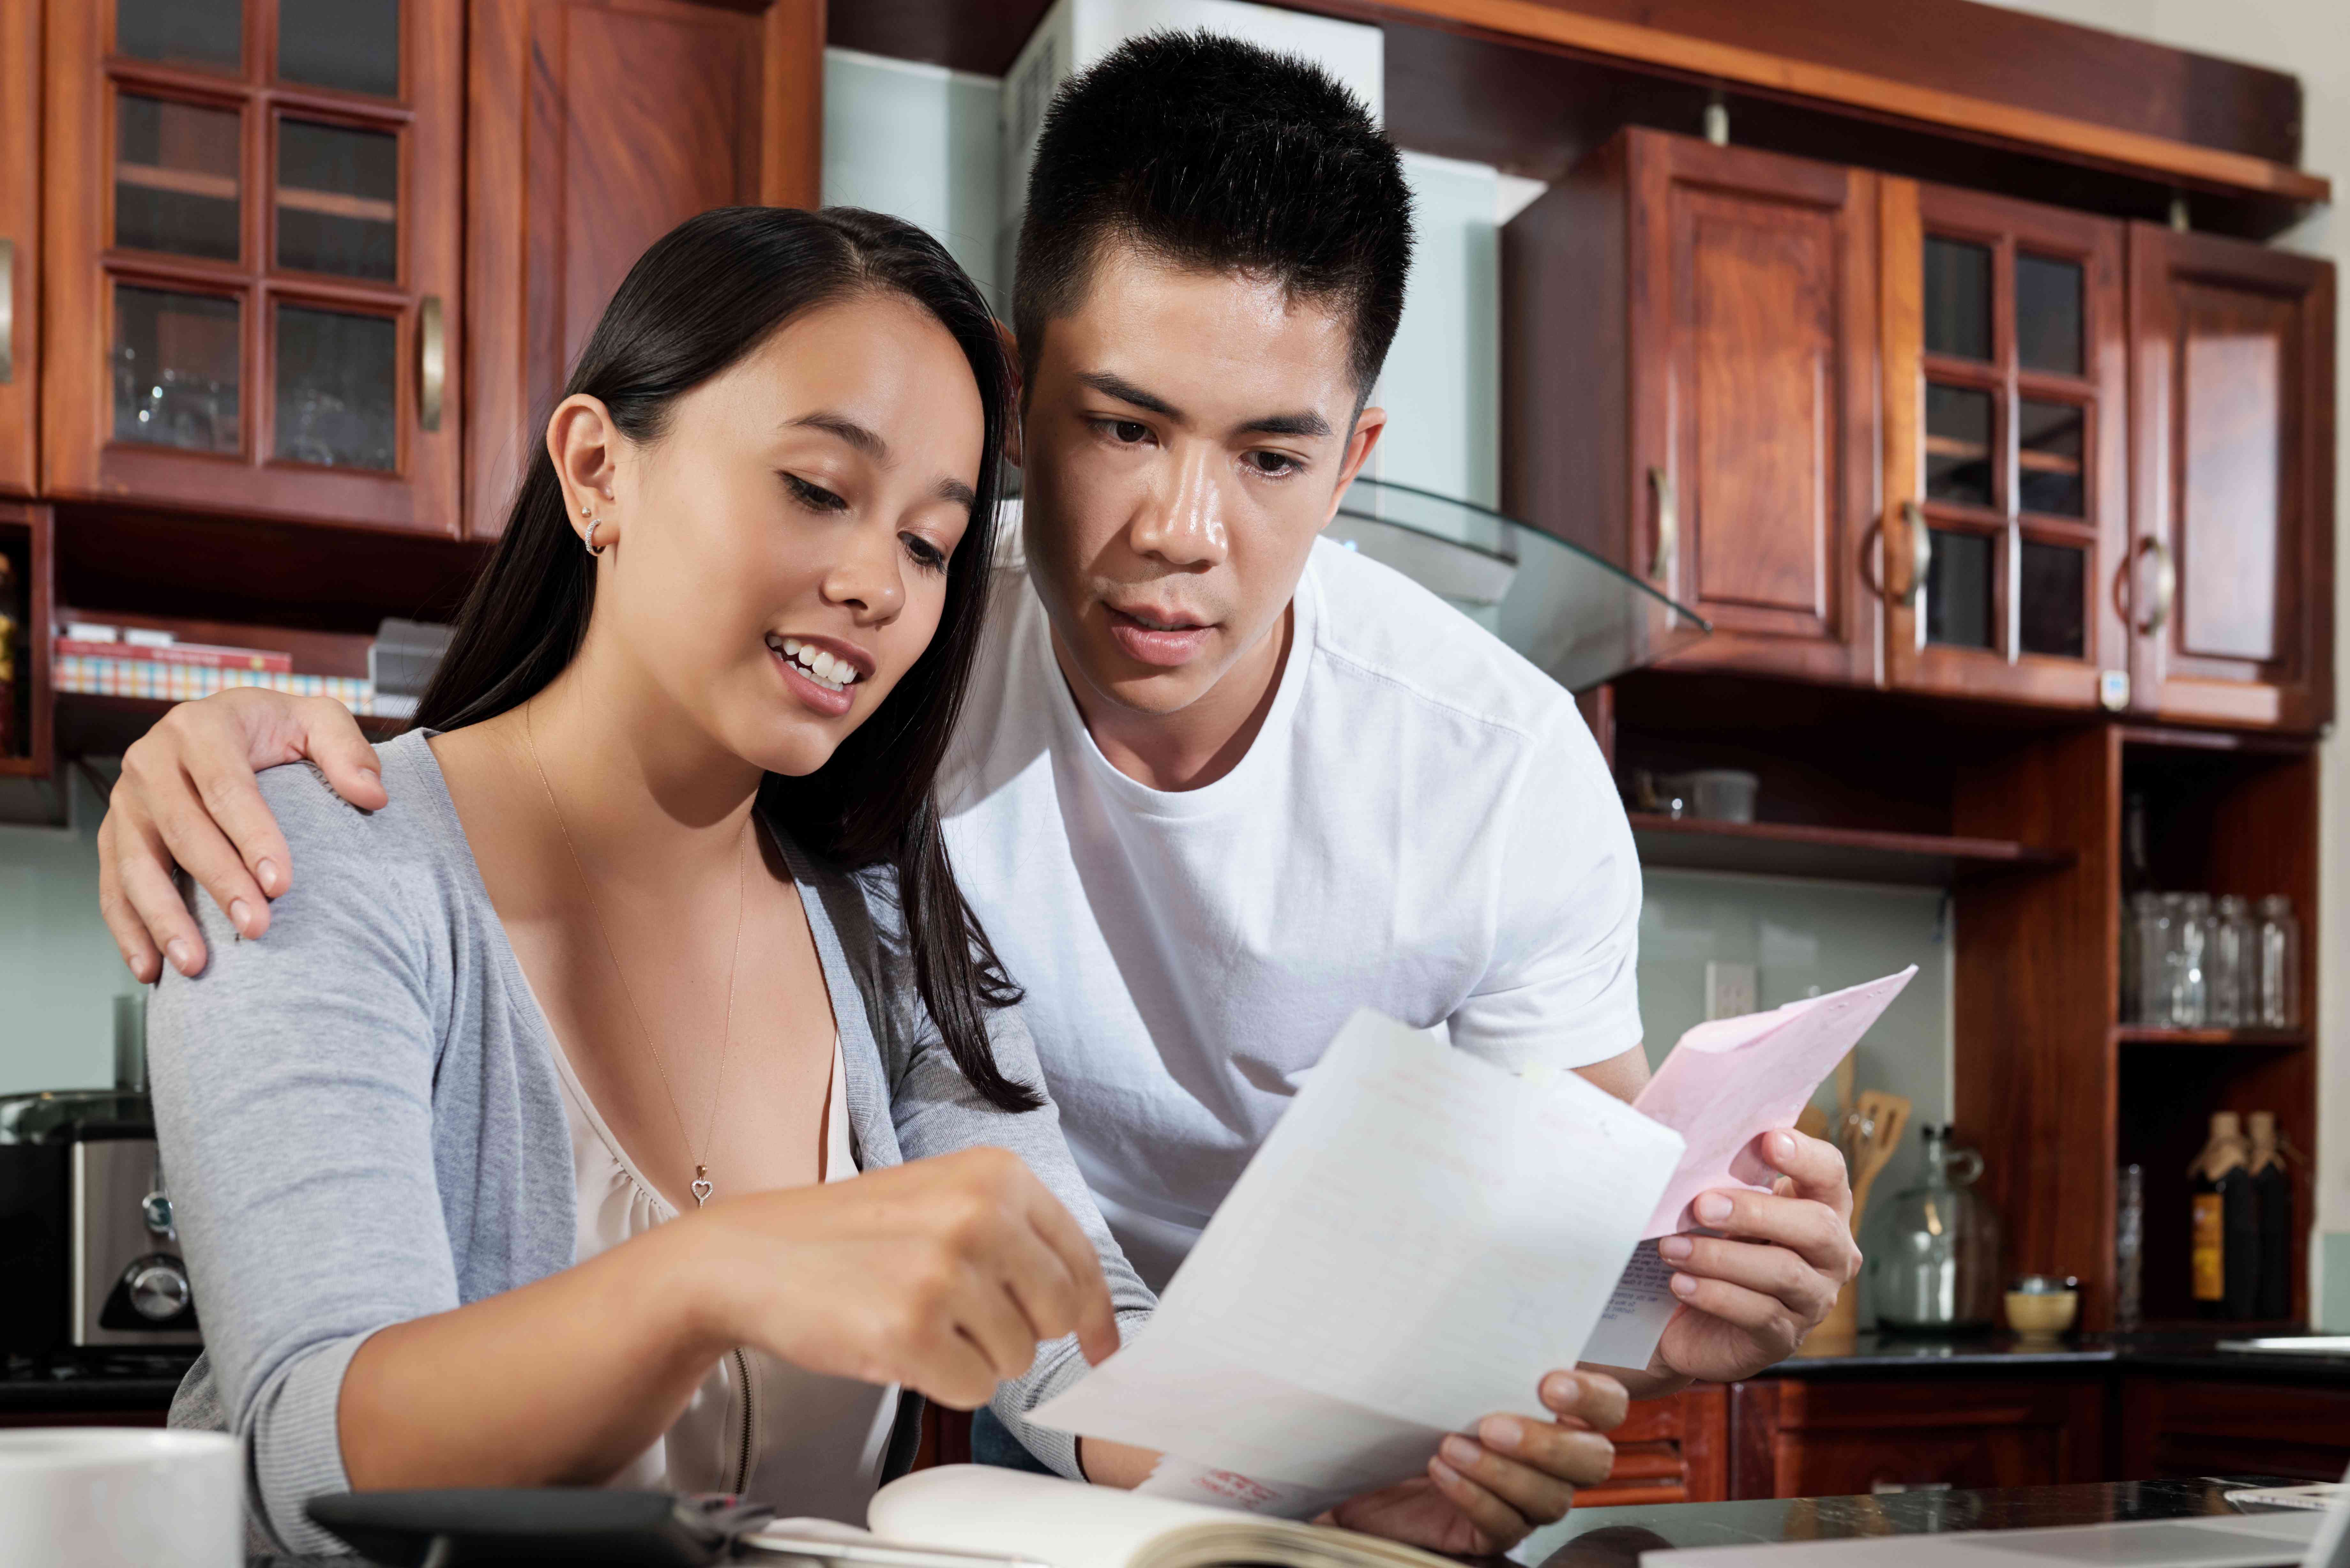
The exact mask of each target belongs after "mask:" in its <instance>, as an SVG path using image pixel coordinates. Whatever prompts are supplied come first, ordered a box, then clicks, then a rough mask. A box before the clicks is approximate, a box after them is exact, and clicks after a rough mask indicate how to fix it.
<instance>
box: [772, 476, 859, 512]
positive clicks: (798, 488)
mask: <svg viewBox="0 0 2350 1568" xmlns="http://www.w3.org/2000/svg"><path fill="white" fill-rule="evenodd" d="M784 486H785V489H787V490H789V491H790V492H791V493H792V499H793V500H795V501H796V502H798V503H799V504H801V505H803V506H806V507H807V508H809V509H810V510H812V511H816V512H846V511H847V510H848V503H847V502H846V501H844V500H842V499H841V498H840V497H839V496H837V495H836V494H834V493H832V492H831V491H829V490H827V489H826V488H825V487H824V486H823V485H821V484H811V483H808V482H807V481H806V480H805V479H802V478H801V477H800V476H799V475H798V474H796V473H786V474H785V475H784Z"/></svg>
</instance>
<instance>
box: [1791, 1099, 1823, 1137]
mask: <svg viewBox="0 0 2350 1568" xmlns="http://www.w3.org/2000/svg"><path fill="white" fill-rule="evenodd" d="M1795 1130H1796V1131H1797V1132H1799V1133H1801V1134H1803V1135H1804V1137H1822V1138H1824V1137H1827V1136H1828V1114H1827V1112H1825V1111H1824V1110H1822V1109H1820V1107H1819V1106H1804V1114H1803V1115H1801V1116H1797V1117H1796V1118H1795Z"/></svg>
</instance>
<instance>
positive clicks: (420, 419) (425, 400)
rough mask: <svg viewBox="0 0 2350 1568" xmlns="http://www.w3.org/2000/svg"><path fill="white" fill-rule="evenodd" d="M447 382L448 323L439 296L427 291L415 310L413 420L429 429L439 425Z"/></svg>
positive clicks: (431, 429)
mask: <svg viewBox="0 0 2350 1568" xmlns="http://www.w3.org/2000/svg"><path fill="white" fill-rule="evenodd" d="M448 386H449V329H448V325H447V323H446V322H444V321H443V320H442V316H441V296H439V295H437V294H428V295H426V296H424V301H423V303H422V304H421V305H420V306H417V310H416V422H417V424H418V425H420V426H421V427H422V428H423V429H424V430H426V431H437V430H439V429H440V428H441V403H442V395H443V394H444V393H445V392H446V391H447V390H448Z"/></svg>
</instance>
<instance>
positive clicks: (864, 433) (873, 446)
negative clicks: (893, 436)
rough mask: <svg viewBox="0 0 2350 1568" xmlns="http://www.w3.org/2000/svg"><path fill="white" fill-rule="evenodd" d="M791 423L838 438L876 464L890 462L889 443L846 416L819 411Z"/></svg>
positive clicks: (804, 415)
mask: <svg viewBox="0 0 2350 1568" xmlns="http://www.w3.org/2000/svg"><path fill="white" fill-rule="evenodd" d="M791 422H792V423H793V424H795V425H797V426H799V427H800V428H801V429H803V430H812V431H824V432H825V433H826V434H827V435H832V436H838V437H839V438H840V439H841V440H842V441H847V443H848V444H849V445H850V446H852V447H854V448H856V449H857V450H858V452H863V453H864V454H865V455H866V456H868V457H869V458H871V459H872V460H873V461H874V462H889V442H888V441H883V440H882V439H881V438H880V437H879V435H876V434H875V433H874V432H873V431H869V430H867V429H866V428H865V427H864V426H863V425H860V424H858V422H857V421H855V420H852V419H850V418H849V417H848V416H847V415H846V414H836V413H829V412H826V411H822V410H819V411H818V412H816V413H813V414H802V415H801V416H800V417H799V418H798V419H795V420H794V421H791Z"/></svg>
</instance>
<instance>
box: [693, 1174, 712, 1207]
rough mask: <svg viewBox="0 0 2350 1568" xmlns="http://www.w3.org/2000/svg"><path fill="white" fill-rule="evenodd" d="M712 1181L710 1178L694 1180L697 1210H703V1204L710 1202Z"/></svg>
mask: <svg viewBox="0 0 2350 1568" xmlns="http://www.w3.org/2000/svg"><path fill="white" fill-rule="evenodd" d="M710 1191H711V1188H710V1179H709V1178H708V1177H706V1176H697V1177H695V1178H694V1179H693V1206H694V1207H695V1208H696V1209H699V1208H701V1207H702V1205H703V1204H705V1203H707V1202H709V1201H710Z"/></svg>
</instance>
